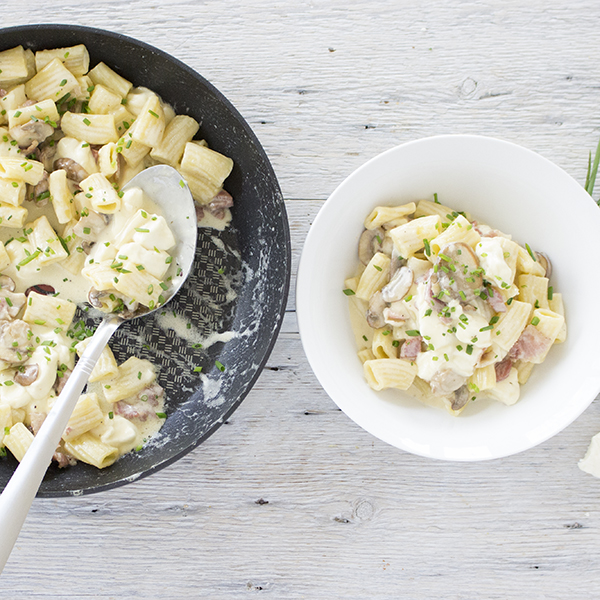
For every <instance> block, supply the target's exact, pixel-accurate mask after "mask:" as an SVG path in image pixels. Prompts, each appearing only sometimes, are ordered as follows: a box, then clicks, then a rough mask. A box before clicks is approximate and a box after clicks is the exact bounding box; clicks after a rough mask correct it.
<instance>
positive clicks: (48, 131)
mask: <svg viewBox="0 0 600 600" xmlns="http://www.w3.org/2000/svg"><path fill="white" fill-rule="evenodd" d="M8 133H9V134H10V136H11V137H12V139H13V140H16V142H17V144H18V145H19V148H27V149H26V150H25V151H24V152H23V154H26V155H27V154H29V153H31V152H33V151H34V150H35V149H36V148H37V147H38V146H39V145H40V144H41V143H42V142H43V141H44V140H45V139H46V138H47V137H49V136H51V135H52V134H53V133H54V128H53V127H52V125H49V124H48V123H44V122H43V121H29V122H28V123H25V124H24V125H17V126H16V127H12V128H11V129H9V130H8Z"/></svg>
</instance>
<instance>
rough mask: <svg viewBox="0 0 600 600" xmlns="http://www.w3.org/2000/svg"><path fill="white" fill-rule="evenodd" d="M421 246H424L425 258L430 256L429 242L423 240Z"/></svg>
mask: <svg viewBox="0 0 600 600" xmlns="http://www.w3.org/2000/svg"><path fill="white" fill-rule="evenodd" d="M423 245H424V246H425V254H426V255H427V256H431V246H430V245H429V240H427V239H424V240H423Z"/></svg>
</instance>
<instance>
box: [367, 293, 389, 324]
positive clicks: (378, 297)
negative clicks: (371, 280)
mask: <svg viewBox="0 0 600 600" xmlns="http://www.w3.org/2000/svg"><path fill="white" fill-rule="evenodd" d="M386 307H387V304H386V302H385V300H384V299H383V296H382V294H381V292H375V293H374V294H373V295H372V296H371V300H370V301H369V309H368V310H367V314H366V317H367V323H368V324H369V326H370V327H373V329H380V328H381V327H383V326H384V325H385V317H384V316H383V311H384V310H385V308H386Z"/></svg>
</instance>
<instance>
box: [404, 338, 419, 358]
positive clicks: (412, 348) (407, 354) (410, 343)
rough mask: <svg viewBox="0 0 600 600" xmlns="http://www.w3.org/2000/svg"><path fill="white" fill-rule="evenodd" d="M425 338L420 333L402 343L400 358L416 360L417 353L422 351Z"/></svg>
mask: <svg viewBox="0 0 600 600" xmlns="http://www.w3.org/2000/svg"><path fill="white" fill-rule="evenodd" d="M422 341H423V338H422V337H421V336H420V335H416V336H415V337H413V338H410V340H406V341H405V342H404V344H402V348H400V358H408V359H410V360H415V359H416V358H417V354H419V352H421V342H422Z"/></svg>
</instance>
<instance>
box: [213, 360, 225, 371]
mask: <svg viewBox="0 0 600 600" xmlns="http://www.w3.org/2000/svg"><path fill="white" fill-rule="evenodd" d="M215 366H216V367H217V369H219V371H221V372H222V371H224V370H225V365H224V364H223V363H220V362H219V361H218V360H215Z"/></svg>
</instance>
